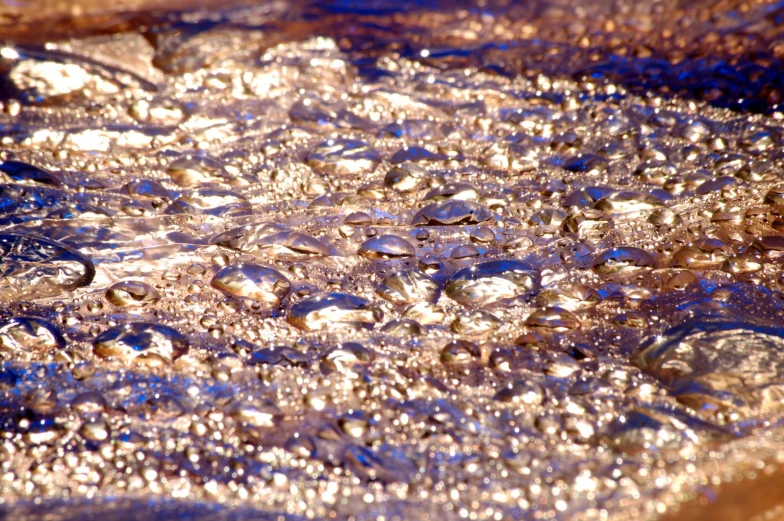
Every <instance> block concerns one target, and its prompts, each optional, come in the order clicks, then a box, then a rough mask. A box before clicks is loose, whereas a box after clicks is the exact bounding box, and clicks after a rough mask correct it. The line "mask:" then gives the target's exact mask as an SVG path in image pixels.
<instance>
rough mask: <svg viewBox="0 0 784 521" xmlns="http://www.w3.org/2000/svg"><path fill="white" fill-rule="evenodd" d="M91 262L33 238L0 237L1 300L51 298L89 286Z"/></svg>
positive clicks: (65, 248) (56, 244)
mask: <svg viewBox="0 0 784 521" xmlns="http://www.w3.org/2000/svg"><path fill="white" fill-rule="evenodd" d="M93 277H95V267H94V266H93V263H92V261H91V260H90V259H89V258H88V257H86V256H84V255H82V254H81V253H79V252H78V251H76V250H74V249H73V248H70V247H68V246H66V245H65V244H62V243H60V242H57V241H53V240H50V239H45V238H43V237H38V236H33V235H21V234H15V233H7V234H2V235H0V288H2V289H3V291H2V296H0V298H2V299H3V300H15V299H36V298H45V297H53V296H56V295H59V294H61V293H63V292H66V291H69V290H73V289H76V288H80V287H82V286H87V285H89V284H90V283H91V282H92V280H93Z"/></svg>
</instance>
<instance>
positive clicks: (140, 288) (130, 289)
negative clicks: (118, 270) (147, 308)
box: [106, 280, 160, 307]
mask: <svg viewBox="0 0 784 521" xmlns="http://www.w3.org/2000/svg"><path fill="white" fill-rule="evenodd" d="M159 298H160V294H159V293H158V290H156V289H155V288H153V287H152V286H150V285H149V284H147V283H146V282H139V281H135V280H126V281H122V282H118V283H116V284H112V285H111V286H110V287H109V289H107V290H106V300H108V301H109V302H111V303H112V304H114V305H115V306H119V307H136V306H144V305H146V304H149V303H151V302H155V301H156V300H158V299H159Z"/></svg>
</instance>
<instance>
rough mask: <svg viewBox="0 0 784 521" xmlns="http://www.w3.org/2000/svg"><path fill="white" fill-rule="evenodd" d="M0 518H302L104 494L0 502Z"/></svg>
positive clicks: (209, 520) (275, 520)
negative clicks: (47, 499) (84, 497)
mask: <svg viewBox="0 0 784 521" xmlns="http://www.w3.org/2000/svg"><path fill="white" fill-rule="evenodd" d="M0 519H14V521H38V520H41V519H47V520H48V521H104V520H107V519H111V520H112V521H185V520H188V521H278V520H285V521H300V520H301V519H302V518H300V517H297V516H291V515H287V514H283V513H279V512H262V511H259V510H254V509H251V508H239V509H230V508H228V507H225V506H222V505H219V504H215V503H197V502H190V501H188V502H186V501H173V500H161V499H141V498H126V497H106V498H100V499H96V500H93V501H86V500H76V501H67V500H52V501H41V502H40V503H38V504H35V503H32V502H19V503H16V504H10V505H9V504H0Z"/></svg>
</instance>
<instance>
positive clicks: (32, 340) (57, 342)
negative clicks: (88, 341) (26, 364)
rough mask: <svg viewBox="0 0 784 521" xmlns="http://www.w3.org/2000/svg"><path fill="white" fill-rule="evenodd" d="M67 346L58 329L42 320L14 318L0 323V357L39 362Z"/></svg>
mask: <svg viewBox="0 0 784 521" xmlns="http://www.w3.org/2000/svg"><path fill="white" fill-rule="evenodd" d="M65 345H66V343H65V339H64V338H63V335H62V333H60V331H59V330H58V329H57V327H56V326H55V325H54V324H51V323H49V322H47V321H46V320H43V319H41V318H36V317H14V318H10V319H6V320H2V321H0V355H4V357H8V356H12V357H14V358H18V359H22V360H25V361H37V360H41V359H42V357H43V356H45V355H46V354H51V352H52V351H54V350H58V349H62V348H63V347H65Z"/></svg>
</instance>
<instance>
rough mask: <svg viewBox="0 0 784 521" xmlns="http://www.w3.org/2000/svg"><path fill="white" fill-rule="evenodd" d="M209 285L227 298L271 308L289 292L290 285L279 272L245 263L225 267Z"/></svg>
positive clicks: (278, 303) (277, 304)
mask: <svg viewBox="0 0 784 521" xmlns="http://www.w3.org/2000/svg"><path fill="white" fill-rule="evenodd" d="M210 284H211V285H212V287H214V288H217V289H219V290H221V291H222V292H224V293H225V294H227V295H229V296H234V297H242V298H248V299H251V300H255V301H258V302H263V303H264V304H266V305H268V306H273V307H276V306H279V305H280V303H281V301H282V300H283V299H284V298H285V297H286V296H287V295H288V294H289V291H290V290H291V283H290V282H289V280H288V279H287V278H286V277H284V276H283V274H281V273H280V272H279V271H277V270H274V269H272V268H267V267H265V266H260V265H258V264H247V263H243V264H234V265H231V266H226V267H225V268H223V269H221V270H220V271H219V272H218V273H217V274H215V277H213V279H212V282H211V283H210Z"/></svg>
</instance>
